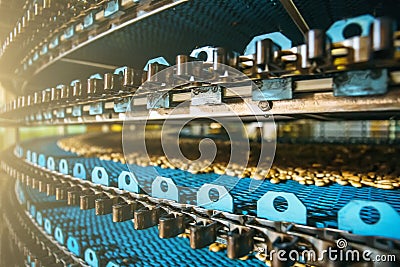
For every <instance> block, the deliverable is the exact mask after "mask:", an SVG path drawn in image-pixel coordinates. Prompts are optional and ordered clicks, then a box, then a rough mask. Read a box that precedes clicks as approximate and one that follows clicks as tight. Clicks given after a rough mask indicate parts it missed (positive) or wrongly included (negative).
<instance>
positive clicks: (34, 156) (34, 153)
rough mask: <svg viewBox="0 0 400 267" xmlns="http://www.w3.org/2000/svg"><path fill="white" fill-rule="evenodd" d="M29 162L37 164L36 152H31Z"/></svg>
mask: <svg viewBox="0 0 400 267" xmlns="http://www.w3.org/2000/svg"><path fill="white" fill-rule="evenodd" d="M31 162H32V163H33V164H37V153H36V152H32V158H31Z"/></svg>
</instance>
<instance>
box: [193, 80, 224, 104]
mask: <svg viewBox="0 0 400 267" xmlns="http://www.w3.org/2000/svg"><path fill="white" fill-rule="evenodd" d="M191 98H192V101H191V105H192V106H201V105H219V104H221V103H222V100H223V98H224V89H223V88H222V87H221V86H219V85H209V86H202V87H196V88H193V89H192V90H191Z"/></svg>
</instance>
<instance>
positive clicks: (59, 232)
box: [54, 226, 64, 245]
mask: <svg viewBox="0 0 400 267" xmlns="http://www.w3.org/2000/svg"><path fill="white" fill-rule="evenodd" d="M54 238H55V240H57V241H58V243H60V244H61V245H64V233H63V231H62V230H61V228H60V227H58V226H57V227H56V229H54Z"/></svg>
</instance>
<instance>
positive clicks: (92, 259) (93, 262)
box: [84, 248, 100, 266]
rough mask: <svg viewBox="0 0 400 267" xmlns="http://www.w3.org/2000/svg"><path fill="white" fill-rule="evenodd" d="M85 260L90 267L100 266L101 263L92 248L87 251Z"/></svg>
mask: <svg viewBox="0 0 400 267" xmlns="http://www.w3.org/2000/svg"><path fill="white" fill-rule="evenodd" d="M84 259H85V261H86V263H87V264H88V265H89V266H100V262H99V260H98V258H97V254H96V252H95V251H94V250H93V249H91V248H88V249H86V250H85V256H84Z"/></svg>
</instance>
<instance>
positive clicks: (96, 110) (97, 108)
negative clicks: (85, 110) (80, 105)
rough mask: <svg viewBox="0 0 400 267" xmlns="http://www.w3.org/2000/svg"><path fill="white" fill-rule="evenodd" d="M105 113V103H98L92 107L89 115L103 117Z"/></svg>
mask: <svg viewBox="0 0 400 267" xmlns="http://www.w3.org/2000/svg"><path fill="white" fill-rule="evenodd" d="M103 112H104V102H97V103H93V104H91V105H90V108H89V115H101V114H103Z"/></svg>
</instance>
